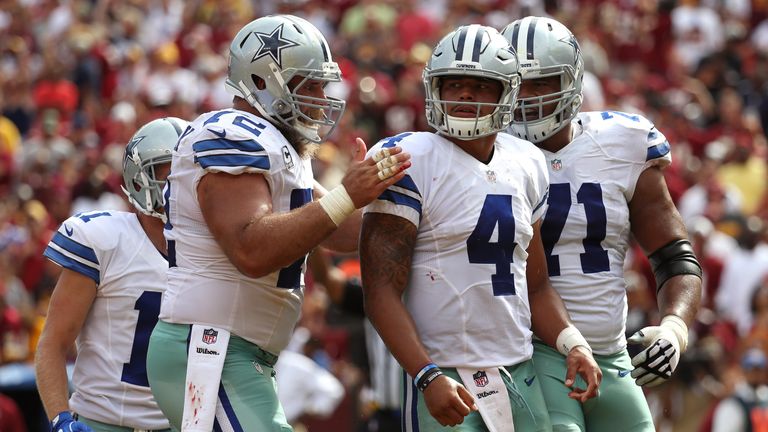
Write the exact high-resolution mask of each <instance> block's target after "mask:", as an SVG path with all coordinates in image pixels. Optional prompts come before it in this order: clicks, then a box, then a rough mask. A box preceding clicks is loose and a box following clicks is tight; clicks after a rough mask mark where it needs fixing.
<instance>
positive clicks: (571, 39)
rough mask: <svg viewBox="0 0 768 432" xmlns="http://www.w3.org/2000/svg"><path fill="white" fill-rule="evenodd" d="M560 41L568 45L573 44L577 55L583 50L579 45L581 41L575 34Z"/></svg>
mask: <svg viewBox="0 0 768 432" xmlns="http://www.w3.org/2000/svg"><path fill="white" fill-rule="evenodd" d="M560 42H563V43H567V44H568V45H570V46H572V47H573V51H574V52H575V53H576V55H577V56H578V55H579V53H580V52H581V48H580V47H579V42H578V41H577V40H576V36H574V35H571V36H570V37H569V38H567V39H565V38H563V39H560Z"/></svg>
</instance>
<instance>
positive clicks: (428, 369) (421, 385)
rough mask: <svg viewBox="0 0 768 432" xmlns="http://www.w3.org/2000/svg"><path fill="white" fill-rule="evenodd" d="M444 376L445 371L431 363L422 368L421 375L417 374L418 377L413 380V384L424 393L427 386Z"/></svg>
mask: <svg viewBox="0 0 768 432" xmlns="http://www.w3.org/2000/svg"><path fill="white" fill-rule="evenodd" d="M442 374H443V371H441V370H440V368H439V367H437V365H436V364H434V363H429V364H427V365H426V366H424V367H423V368H421V370H420V371H419V373H417V374H416V377H415V378H413V383H414V384H415V385H416V388H417V389H419V391H422V392H423V391H424V390H425V389H426V388H427V386H428V385H429V384H430V383H431V382H432V381H434V380H435V378H437V377H439V376H440V375H442Z"/></svg>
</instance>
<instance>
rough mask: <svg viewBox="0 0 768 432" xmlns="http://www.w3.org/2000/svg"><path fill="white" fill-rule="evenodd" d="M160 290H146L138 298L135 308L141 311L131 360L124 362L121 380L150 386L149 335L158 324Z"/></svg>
mask: <svg viewBox="0 0 768 432" xmlns="http://www.w3.org/2000/svg"><path fill="white" fill-rule="evenodd" d="M162 295H163V294H162V293H161V292H159V291H144V292H143V293H141V295H140V296H139V298H138V299H137V300H136V304H135V305H134V309H137V310H138V311H139V318H138V319H137V320H136V330H135V331H134V334H133V346H132V347H131V361H130V362H128V363H123V374H122V375H121V376H120V381H122V382H127V383H130V384H134V385H137V386H142V387H149V380H147V349H148V348H149V336H150V335H151V334H152V329H154V328H155V324H157V316H158V315H159V314H160V298H161V297H162Z"/></svg>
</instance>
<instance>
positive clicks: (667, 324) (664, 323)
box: [659, 315, 688, 353]
mask: <svg viewBox="0 0 768 432" xmlns="http://www.w3.org/2000/svg"><path fill="white" fill-rule="evenodd" d="M659 327H664V328H667V329H669V330H671V331H672V333H674V334H675V336H676V337H677V342H678V343H679V344H680V352H681V353H683V352H685V350H686V349H687V348H688V326H687V325H685V321H683V319H682V318H680V317H679V316H677V315H667V316H665V317H664V318H662V319H661V324H659Z"/></svg>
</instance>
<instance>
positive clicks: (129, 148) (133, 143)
mask: <svg viewBox="0 0 768 432" xmlns="http://www.w3.org/2000/svg"><path fill="white" fill-rule="evenodd" d="M144 138H146V135H142V136H138V137H135V138H134V139H132V140H131V142H129V143H128V145H127V146H126V149H125V154H127V155H131V156H133V152H134V150H135V149H136V146H137V145H139V143H140V142H141V140H143V139H144Z"/></svg>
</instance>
